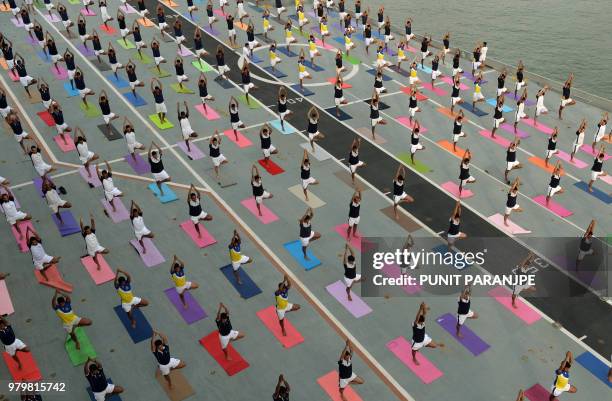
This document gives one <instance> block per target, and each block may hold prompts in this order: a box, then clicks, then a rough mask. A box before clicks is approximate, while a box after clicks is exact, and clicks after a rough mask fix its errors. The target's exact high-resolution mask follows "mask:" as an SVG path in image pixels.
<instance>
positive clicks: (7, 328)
mask: <svg viewBox="0 0 612 401" xmlns="http://www.w3.org/2000/svg"><path fill="white" fill-rule="evenodd" d="M0 277H2V278H4V277H6V276H4V275H2V274H0ZM0 342H2V345H4V350H5V351H6V353H7V354H8V356H10V357H11V358H13V360H14V361H15V362H16V363H17V368H18V369H19V370H21V368H22V365H21V361H20V360H19V357H18V356H17V351H19V352H30V348H28V346H27V345H26V344H25V343H24V342H23V341H21V340H20V339H18V338H17V337H15V332H13V327H12V326H11V325H10V324H9V322H8V321H7V320H6V319H5V318H4V317H2V316H0Z"/></svg>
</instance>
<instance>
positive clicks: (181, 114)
mask: <svg viewBox="0 0 612 401" xmlns="http://www.w3.org/2000/svg"><path fill="white" fill-rule="evenodd" d="M183 106H185V108H184V110H181V104H180V103H179V102H176V117H177V118H178V120H179V125H180V126H181V134H182V139H183V141H184V143H185V147H186V148H187V152H191V140H192V139H194V138H197V137H198V134H197V133H196V132H195V131H194V130H193V128H191V123H190V122H189V106H188V105H187V102H186V101H183Z"/></svg>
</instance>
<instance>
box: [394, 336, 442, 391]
mask: <svg viewBox="0 0 612 401" xmlns="http://www.w3.org/2000/svg"><path fill="white" fill-rule="evenodd" d="M386 347H387V349H388V350H389V351H391V352H392V353H393V355H395V356H396V357H397V358H398V359H399V360H400V361H402V363H403V364H404V365H406V366H407V367H408V369H410V370H411V371H412V373H414V374H415V375H416V376H417V377H418V378H419V379H421V381H422V382H423V383H425V384H429V383H431V382H433V381H435V380H437V379H439V378H440V377H442V376H444V373H442V371H441V370H440V369H438V368H437V367H436V366H435V365H434V364H433V363H431V362H430V361H429V359H427V358H425V356H424V355H423V353H422V352H417V354H416V358H417V361H418V362H419V365H415V363H414V362H413V361H412V345H411V344H410V342H409V341H408V340H406V339H405V338H404V337H397V338H396V339H394V340H391V341H389V342H388V343H387V345H386Z"/></svg>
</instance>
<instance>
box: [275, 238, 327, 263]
mask: <svg viewBox="0 0 612 401" xmlns="http://www.w3.org/2000/svg"><path fill="white" fill-rule="evenodd" d="M283 247H284V248H285V249H286V250H287V252H289V254H290V255H291V256H293V258H294V259H295V261H296V262H298V263H299V264H300V266H302V267H303V268H304V269H306V270H312V269H314V268H315V267H317V266H319V265H320V264H321V261H320V260H319V259H317V258H316V257H315V256H314V254H313V253H312V252H311V251H310V248H309V249H308V250H306V253H307V254H308V258H309V259H310V260H306V259H304V253H303V252H302V243H301V242H300V240H297V241H293V242H287V243H286V244H283Z"/></svg>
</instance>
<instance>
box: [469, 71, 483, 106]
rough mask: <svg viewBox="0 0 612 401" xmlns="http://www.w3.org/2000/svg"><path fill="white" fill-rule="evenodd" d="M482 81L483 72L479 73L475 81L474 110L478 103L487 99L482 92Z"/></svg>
mask: <svg viewBox="0 0 612 401" xmlns="http://www.w3.org/2000/svg"><path fill="white" fill-rule="evenodd" d="M481 82H482V72H481V73H480V74H478V77H476V81H474V94H473V95H472V110H474V109H475V108H476V103H479V102H484V101H485V97H484V95H483V94H482V89H481V87H480V84H481Z"/></svg>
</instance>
